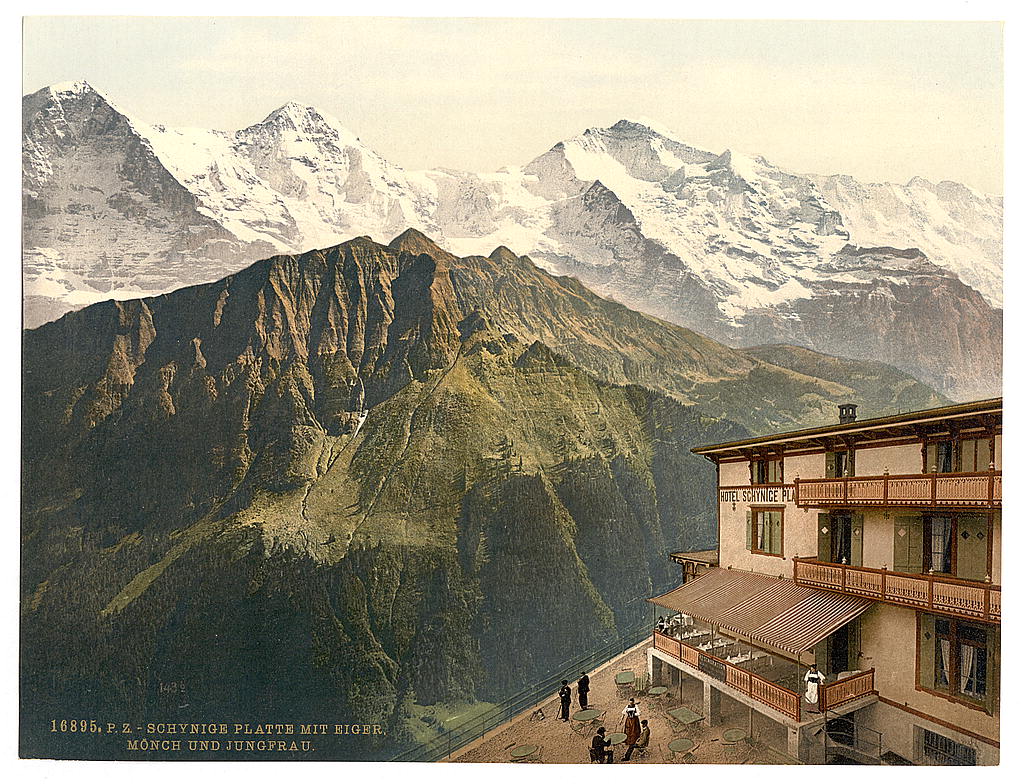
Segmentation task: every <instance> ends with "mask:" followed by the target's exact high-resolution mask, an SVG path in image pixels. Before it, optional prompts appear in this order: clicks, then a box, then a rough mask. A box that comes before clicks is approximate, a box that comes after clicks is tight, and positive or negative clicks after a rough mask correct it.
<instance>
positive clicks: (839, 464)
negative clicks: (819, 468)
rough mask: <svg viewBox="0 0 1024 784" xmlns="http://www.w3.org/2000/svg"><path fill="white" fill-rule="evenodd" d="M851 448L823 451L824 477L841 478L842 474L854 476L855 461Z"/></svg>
mask: <svg viewBox="0 0 1024 784" xmlns="http://www.w3.org/2000/svg"><path fill="white" fill-rule="evenodd" d="M855 454H856V453H855V452H854V450H852V449H843V450H840V451H831V452H826V453H825V478H826V479H841V478H842V477H844V476H854V474H855V462H854V455H855Z"/></svg>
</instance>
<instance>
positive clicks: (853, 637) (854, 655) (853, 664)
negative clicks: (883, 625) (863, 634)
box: [847, 618, 860, 670]
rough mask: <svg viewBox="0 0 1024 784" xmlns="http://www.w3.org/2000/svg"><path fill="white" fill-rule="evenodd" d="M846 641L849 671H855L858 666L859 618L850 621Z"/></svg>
mask: <svg viewBox="0 0 1024 784" xmlns="http://www.w3.org/2000/svg"><path fill="white" fill-rule="evenodd" d="M847 640H848V641H849V643H850V651H849V654H850V655H849V662H850V669H851V670H856V669H857V667H858V666H859V664H860V618H855V619H854V620H852V621H850V623H849V635H848V636H847Z"/></svg>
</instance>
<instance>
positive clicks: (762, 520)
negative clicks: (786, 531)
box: [750, 509, 782, 556]
mask: <svg viewBox="0 0 1024 784" xmlns="http://www.w3.org/2000/svg"><path fill="white" fill-rule="evenodd" d="M750 543H751V547H750V550H751V552H754V553H760V554H762V555H780V556H781V555H782V510H781V509H752V510H751V530H750Z"/></svg>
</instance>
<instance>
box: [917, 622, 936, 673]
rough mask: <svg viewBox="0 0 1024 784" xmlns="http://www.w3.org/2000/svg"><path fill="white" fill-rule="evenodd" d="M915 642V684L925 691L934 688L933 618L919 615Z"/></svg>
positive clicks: (934, 643) (934, 644)
mask: <svg viewBox="0 0 1024 784" xmlns="http://www.w3.org/2000/svg"><path fill="white" fill-rule="evenodd" d="M918 618H919V619H920V634H919V636H918V640H917V658H918V667H919V668H918V671H917V679H918V680H917V682H918V683H920V684H921V685H922V686H924V687H925V688H926V689H934V688H935V646H936V644H937V643H936V642H935V616H933V615H928V614H926V613H921V614H920V615H918Z"/></svg>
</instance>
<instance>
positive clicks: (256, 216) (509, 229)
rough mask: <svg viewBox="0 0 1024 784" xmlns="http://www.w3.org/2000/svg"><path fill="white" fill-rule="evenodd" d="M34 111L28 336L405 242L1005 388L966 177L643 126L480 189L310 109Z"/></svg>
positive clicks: (669, 312)
mask: <svg viewBox="0 0 1024 784" xmlns="http://www.w3.org/2000/svg"><path fill="white" fill-rule="evenodd" d="M23 111H24V118H25V119H24V122H23V129H24V172H25V174H24V193H25V222H24V235H25V243H24V245H25V257H24V258H25V281H26V323H27V325H28V326H35V325H37V324H40V323H43V322H45V321H47V320H49V319H51V318H54V317H56V316H57V315H59V314H60V313H63V312H66V311H67V310H69V309H72V308H74V307H80V306H81V305H82V304H86V303H88V302H94V301H99V300H102V299H107V298H110V297H113V298H117V299H124V298H127V297H132V296H139V295H142V294H146V293H159V292H164V291H169V290H171V289H173V288H176V287H179V286H181V285H185V284H189V283H195V282H202V281H209V280H214V279H216V278H219V277H221V276H222V275H224V274H226V273H228V272H231V271H234V270H236V269H239V268H241V267H242V266H244V265H245V264H246V263H247V262H250V261H252V260H253V259H256V258H260V257H262V256H266V255H268V253H269V252H273V251H276V252H286V253H296V252H303V251H306V250H309V249H310V248H314V247H327V246H330V245H333V244H336V243H337V242H339V241H341V240H342V239H343V238H346V237H349V236H352V235H356V234H365V235H370V236H375V237H382V236H383V237H386V236H392V235H393V234H395V233H397V232H398V231H400V230H401V229H402V228H404V227H405V226H413V227H416V228H418V229H420V230H422V231H425V232H426V233H428V234H430V235H432V236H434V237H435V238H436V239H437V240H438V242H439V243H440V244H441V245H442V246H444V247H446V248H447V249H448V250H450V251H453V252H456V253H459V254H480V253H487V252H489V251H490V249H491V248H493V247H495V246H500V245H507V246H510V247H515V248H518V249H520V250H525V251H528V252H529V253H530V255H531V257H532V258H533V259H534V260H535V261H536V262H537V263H538V264H541V265H543V266H545V267H546V268H547V269H549V270H550V271H553V272H556V273H558V274H571V275H574V276H576V277H578V278H579V279H580V280H581V281H582V282H584V283H585V284H586V285H588V286H590V287H591V288H593V289H594V290H596V291H598V292H599V293H601V294H603V295H606V296H609V297H613V298H615V299H617V300H619V301H621V302H623V303H625V304H627V305H629V306H630V307H633V308H636V309H639V310H643V311H645V312H648V313H652V314H654V315H656V316H659V317H661V318H664V319H666V320H669V321H672V322H675V323H678V324H681V325H683V326H687V327H690V328H695V329H698V330H699V331H701V332H702V333H704V334H707V335H709V336H710V337H713V338H715V339H717V340H719V341H722V342H725V343H728V344H729V345H734V346H741V345H750V344H754V343H763V342H779V343H794V342H795V343H799V344H801V345H804V346H806V347H808V348H812V349H815V350H819V351H824V352H826V353H834V354H847V355H849V356H852V357H854V358H863V359H872V358H875V359H882V360H884V361H887V362H892V363H895V364H897V365H898V366H899V367H901V368H902V369H904V370H906V371H908V372H910V373H912V374H914V375H915V376H916V377H918V378H920V379H922V380H924V381H925V382H927V383H928V384H930V385H933V386H935V387H937V388H939V389H940V390H941V391H943V392H944V393H946V394H949V395H951V396H953V397H955V398H959V399H966V398H977V397H987V396H990V395H992V394H996V393H997V392H998V389H999V387H1000V378H1001V373H1000V361H999V358H1000V356H1001V349H1002V326H1001V315H1002V314H1001V310H1000V309H999V308H1000V307H1001V303H1002V299H1001V280H1002V271H1001V270H1002V225H1001V224H1002V199H1001V198H1000V197H996V196H990V195H986V194H980V193H977V192H976V191H973V190H972V189H970V188H967V187H966V186H963V185H959V184H956V183H948V182H943V183H939V184H937V185H936V184H932V183H929V182H927V181H925V180H921V179H914V180H912V181H911V182H909V183H908V184H907V185H905V186H895V185H887V184H884V185H878V184H862V183H858V182H856V181H855V180H853V179H852V178H849V177H845V176H842V177H840V176H834V177H817V176H811V175H807V176H805V175H800V174H794V173H790V172H787V171H784V170H782V169H780V168H779V167H777V166H774V165H773V164H771V163H770V162H769V161H767V160H765V159H764V158H762V157H759V156H751V155H744V154H740V153H738V152H736V151H729V150H727V151H725V152H723V153H720V154H719V153H713V152H708V151H703V150H699V149H696V148H693V147H691V146H688V145H686V144H684V143H682V142H681V141H679V140H677V139H675V138H674V136H673V134H671V133H669V132H668V131H665V130H663V129H659V128H658V127H657V126H656V125H655V124H653V123H650V122H646V121H645V122H638V121H629V120H622V121H620V122H618V123H616V124H615V125H613V126H611V127H609V128H591V129H588V130H587V131H585V132H584V133H582V134H580V135H578V136H576V137H573V138H571V139H568V140H565V141H562V142H559V143H558V144H556V145H554V147H552V148H551V149H550V150H549V151H548V152H546V153H544V154H542V155H540V156H539V157H537V158H536V159H534V160H533V161H531V162H529V163H528V164H526V165H524V166H519V167H509V168H506V169H503V170H502V171H499V172H496V173H492V174H474V173H469V172H460V171H453V170H448V169H443V170H432V171H425V172H406V171H403V170H402V169H401V168H399V167H397V166H395V165H393V164H390V163H389V162H387V161H386V160H384V159H383V158H381V157H380V156H379V155H377V154H376V153H374V152H373V150H372V149H370V148H369V147H368V146H367V145H365V144H364V143H363V142H361V141H360V140H359V139H358V138H357V137H356V136H355V135H354V134H353V133H351V132H350V131H348V130H346V129H345V128H344V127H343V126H342V125H341V124H340V123H339V122H338V121H337V120H335V119H333V118H330V117H327V116H326V115H323V114H322V113H320V112H317V111H316V110H315V109H313V108H311V107H303V106H299V105H297V104H287V105H285V106H283V107H281V108H280V109H278V110H276V111H275V112H272V113H271V114H270V115H269V116H268V117H267V118H266V119H264V120H263V121H262V122H260V123H257V124H256V125H253V126H251V127H249V128H245V129H242V130H240V131H236V132H223V131H205V130H196V129H184V130H175V129H169V128H166V127H164V126H160V125H148V124H146V123H142V122H140V121H138V120H135V119H131V118H130V117H129V115H128V114H127V113H125V112H123V111H121V110H118V109H117V108H115V107H114V105H113V104H111V103H110V101H108V100H107V99H105V98H103V97H102V96H100V95H99V94H98V93H96V91H95V90H93V89H92V88H91V87H89V86H88V85H86V84H84V83H75V84H71V85H62V86H57V87H52V88H46V89H44V90H41V91H39V92H37V93H34V94H32V95H30V96H26V98H25V99H24V104H23ZM931 299H935V300H938V301H939V302H940V303H941V304H940V307H939V308H938V309H937V310H936V309H932V308H930V307H929V306H928V303H929V300H931Z"/></svg>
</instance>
